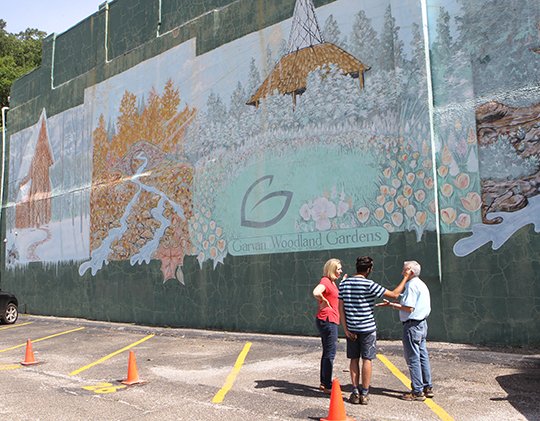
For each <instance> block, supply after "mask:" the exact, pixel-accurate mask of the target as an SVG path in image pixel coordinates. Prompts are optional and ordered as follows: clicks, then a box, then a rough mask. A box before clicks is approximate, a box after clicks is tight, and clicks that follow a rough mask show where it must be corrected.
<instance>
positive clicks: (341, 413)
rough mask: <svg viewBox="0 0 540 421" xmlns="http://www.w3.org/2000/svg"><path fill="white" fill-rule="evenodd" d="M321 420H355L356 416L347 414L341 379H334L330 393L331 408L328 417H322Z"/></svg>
mask: <svg viewBox="0 0 540 421" xmlns="http://www.w3.org/2000/svg"><path fill="white" fill-rule="evenodd" d="M321 421H355V419H354V418H351V417H348V416H347V414H345V404H344V403H343V396H342V395H341V386H340V385H339V380H338V379H334V381H333V382H332V393H331V394H330V410H329V411H328V417H326V418H321Z"/></svg>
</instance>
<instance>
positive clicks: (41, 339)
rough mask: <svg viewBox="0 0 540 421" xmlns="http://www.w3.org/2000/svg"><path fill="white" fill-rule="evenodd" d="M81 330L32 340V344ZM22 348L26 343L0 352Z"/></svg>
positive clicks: (79, 328)
mask: <svg viewBox="0 0 540 421" xmlns="http://www.w3.org/2000/svg"><path fill="white" fill-rule="evenodd" d="M83 329H84V327H78V328H77V329H71V330H67V331H65V332H60V333H55V334H54V335H50V336H45V337H44V338H39V339H33V340H32V343H35V342H41V341H44V340H46V339H51V338H56V337H57V336H61V335H66V334H68V333H72V332H77V331H78V330H83ZM23 346H26V342H25V343H24V344H20V345H15V346H12V347H11V348H6V349H1V350H0V352H6V351H11V350H13V349H17V348H22V347H23Z"/></svg>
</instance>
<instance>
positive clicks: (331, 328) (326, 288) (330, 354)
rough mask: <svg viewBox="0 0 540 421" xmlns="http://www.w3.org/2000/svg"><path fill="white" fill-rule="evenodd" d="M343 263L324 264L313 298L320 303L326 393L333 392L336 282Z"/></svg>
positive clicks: (323, 389)
mask: <svg viewBox="0 0 540 421" xmlns="http://www.w3.org/2000/svg"><path fill="white" fill-rule="evenodd" d="M341 272H342V269H341V262H340V261H339V260H338V259H330V260H328V261H327V262H326V263H325V264H324V268H323V277H322V278H321V281H320V282H319V285H317V286H316V287H315V289H314V290H313V296H314V297H315V299H316V300H317V301H318V302H319V311H318V313H317V317H316V319H315V322H316V324H317V328H318V329H319V333H320V335H321V341H322V348H323V353H322V357H321V385H320V386H319V389H320V390H322V391H323V392H325V393H330V392H331V390H332V370H333V367H334V358H335V357H336V349H337V338H338V326H339V308H338V287H337V285H336V281H337V280H338V279H339V277H340V276H341Z"/></svg>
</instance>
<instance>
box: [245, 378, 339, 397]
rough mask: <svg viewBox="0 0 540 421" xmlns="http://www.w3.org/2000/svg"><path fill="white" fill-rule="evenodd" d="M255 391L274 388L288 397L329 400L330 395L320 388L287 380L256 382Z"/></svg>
mask: <svg viewBox="0 0 540 421" xmlns="http://www.w3.org/2000/svg"><path fill="white" fill-rule="evenodd" d="M255 383H256V386H255V389H265V388H268V387H273V388H274V391H275V392H278V393H286V394H288V395H296V396H306V397H321V398H329V397H330V396H329V395H325V394H324V393H322V392H321V391H320V390H319V388H318V387H313V386H308V385H305V384H300V383H291V382H288V381H287V380H255Z"/></svg>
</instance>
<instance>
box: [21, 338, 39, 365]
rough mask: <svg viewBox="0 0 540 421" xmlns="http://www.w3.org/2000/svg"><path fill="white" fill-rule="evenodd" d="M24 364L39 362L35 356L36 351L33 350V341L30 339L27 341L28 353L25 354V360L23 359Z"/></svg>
mask: <svg viewBox="0 0 540 421" xmlns="http://www.w3.org/2000/svg"><path fill="white" fill-rule="evenodd" d="M21 364H22V365H34V364H38V362H37V361H36V359H35V358H34V351H32V342H31V341H30V339H28V340H27V341H26V354H25V356H24V361H21Z"/></svg>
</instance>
